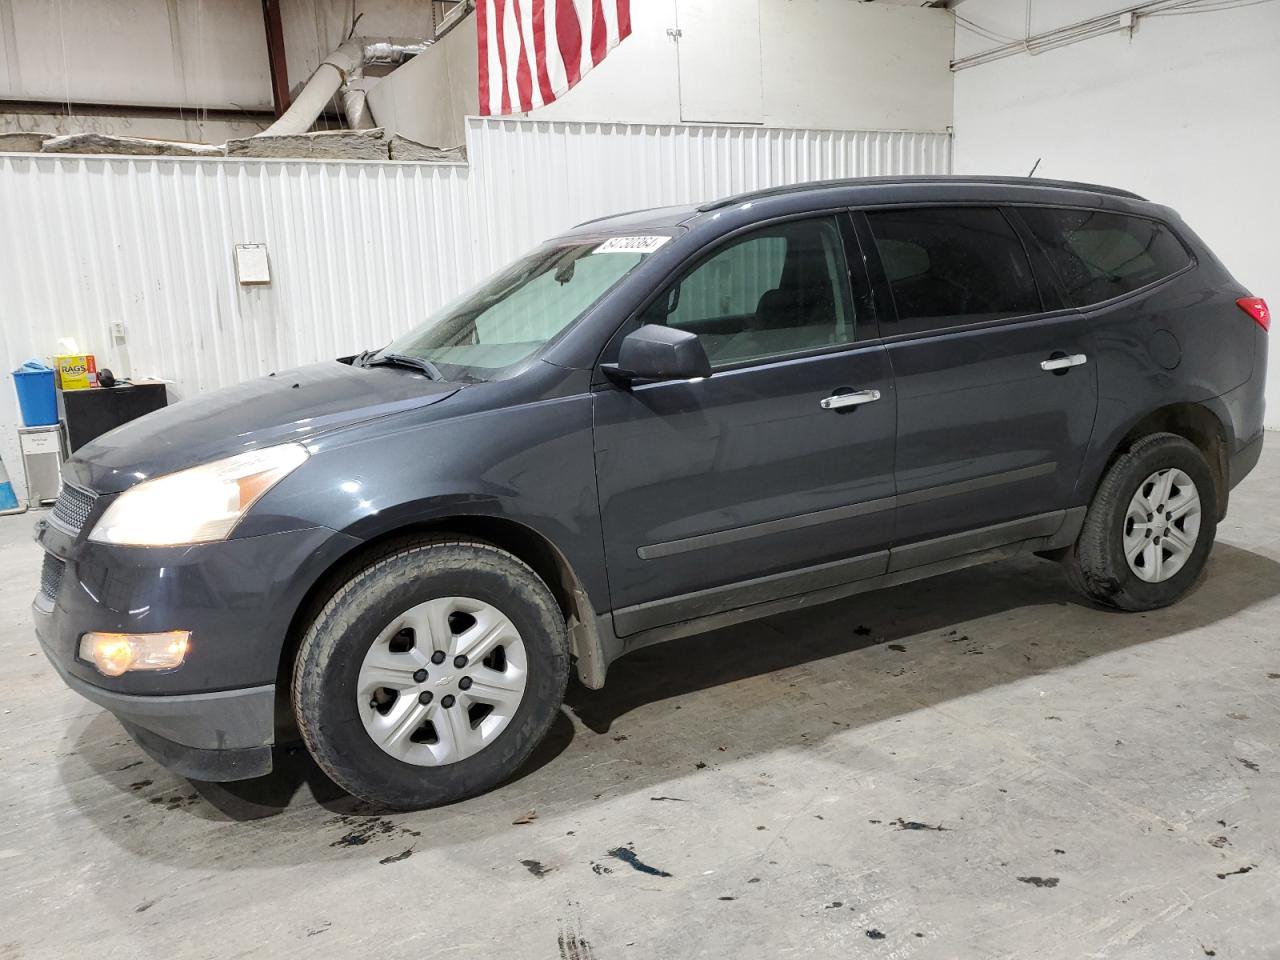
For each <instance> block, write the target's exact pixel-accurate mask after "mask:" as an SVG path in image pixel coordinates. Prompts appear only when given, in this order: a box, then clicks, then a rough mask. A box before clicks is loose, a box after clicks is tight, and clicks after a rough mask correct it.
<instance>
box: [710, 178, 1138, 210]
mask: <svg viewBox="0 0 1280 960" xmlns="http://www.w3.org/2000/svg"><path fill="white" fill-rule="evenodd" d="M886 187H891V188H899V189H900V190H901V191H902V192H903V193H904V196H902V197H901V198H895V199H902V200H910V199H913V198H912V197H911V196H909V194H911V193H912V192H914V191H913V189H912V188H932V189H930V190H928V192H929V193H930V195H936V193H937V188H940V187H941V188H944V189H945V188H947V187H953V188H955V189H956V191H957V192H958V193H959V192H966V191H965V189H964V188H967V187H1013V188H1022V189H1026V188H1031V189H1034V190H1041V191H1043V190H1050V191H1052V190H1062V191H1069V192H1072V193H1093V194H1097V195H1099V196H1106V197H1124V198H1125V199H1127V200H1145V199H1146V198H1145V197H1141V196H1139V195H1138V194H1136V193H1133V192H1132V191H1130V190H1121V189H1120V188H1119V187H1107V186H1102V185H1100V184H1096V183H1079V182H1076V181H1074V180H1043V179H1038V178H1033V177H977V176H960V175H956V174H951V175H947V176H901V177H858V178H854V179H847V180H819V181H815V182H811V183H795V184H789V185H787V186H781V187H769V188H766V189H763V190H752V191H749V192H746V193H737V194H733V195H732V196H728V197H722V198H721V199H719V200H713V201H711V202H709V203H704V204H702V205H700V206H699V207H698V210H699V211H700V212H706V211H708V210H719V209H721V208H723V207H728V206H733V205H734V204H738V203H750V202H752V201H756V200H765V199H769V198H771V197H786V196H796V195H803V194H806V193H818V192H822V191H831V190H847V191H849V192H850V193H852V194H862V193H865V194H867V196H865V197H858V199H868V200H869V199H873V195H874V199H877V200H883V199H884V197H883V194H884V193H885V189H884V188H886ZM1011 198H1012V195H1011Z"/></svg>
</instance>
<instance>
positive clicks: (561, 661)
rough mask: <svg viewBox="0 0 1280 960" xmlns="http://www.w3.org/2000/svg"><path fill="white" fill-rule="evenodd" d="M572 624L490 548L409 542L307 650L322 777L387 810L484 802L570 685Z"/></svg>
mask: <svg viewBox="0 0 1280 960" xmlns="http://www.w3.org/2000/svg"><path fill="white" fill-rule="evenodd" d="M568 672H569V656H568V641H567V638H566V633H565V624H564V617H563V616H562V614H561V612H560V609H559V607H558V606H557V605H556V602H555V599H554V597H552V595H551V592H550V591H549V590H548V589H547V586H546V584H544V583H543V582H542V581H541V580H540V579H539V578H538V576H537V575H536V574H535V573H534V572H533V571H532V570H531V569H529V568H528V567H527V566H525V565H524V564H523V563H521V562H520V561H519V560H517V559H516V558H515V557H513V556H512V555H510V554H508V553H506V552H504V551H502V550H499V549H498V548H496V547H494V546H492V545H490V544H485V543H479V542H471V541H458V540H428V541H422V542H418V543H413V544H406V545H404V546H403V547H402V548H401V549H397V550H395V551H393V552H391V553H390V554H389V555H388V556H385V557H384V558H382V559H380V560H378V561H377V562H375V563H373V564H372V565H370V566H369V567H366V568H365V569H364V570H362V571H360V572H359V573H357V574H356V575H355V576H354V577H352V578H351V580H350V581H348V582H347V584H346V585H345V586H343V587H342V588H341V589H340V590H339V591H338V592H337V593H336V594H335V595H334V597H333V598H332V599H331V600H330V601H329V602H328V603H327V604H326V605H325V607H324V608H323V609H322V610H321V611H320V614H319V615H318V616H317V617H316V620H315V621H314V623H312V625H311V627H310V629H309V630H308V631H307V633H306V635H305V637H304V638H303V641H302V646H301V648H300V649H299V651H298V657H297V660H296V662H295V667H294V676H293V704H294V713H295V715H296V717H297V721H298V726H299V728H300V729H301V731H302V735H303V739H304V740H305V741H306V744H307V747H308V749H309V750H310V751H311V754H312V756H313V757H315V760H316V762H317V763H318V764H319V765H320V767H321V768H322V769H323V770H324V771H325V773H327V774H328V775H329V776H330V777H331V778H333V780H334V781H335V782H336V783H338V784H339V785H340V786H341V787H343V788H344V789H346V790H347V791H349V792H350V793H352V794H354V795H355V796H357V797H360V798H361V799H364V800H368V801H370V802H372V803H375V804H378V805H379V806H383V807H390V808H400V809H405V808H415V807H425V806H433V805H437V804H441V803H448V802H451V801H454V800H460V799H462V798H464V797H467V796H471V795H473V794H476V793H480V792H482V791H484V790H486V789H488V788H490V787H492V786H494V785H495V784H497V783H498V782H500V781H501V780H502V779H504V778H505V777H508V776H510V775H511V774H513V773H515V772H516V770H518V769H519V767H520V765H521V764H522V763H523V762H524V761H525V759H526V758H527V757H528V756H529V754H530V752H532V750H533V748H534V747H535V746H537V744H538V742H539V741H541V739H542V738H543V737H544V736H545V735H546V732H547V730H548V729H549V728H550V726H551V723H552V722H553V721H554V719H555V715H556V712H557V710H558V709H559V706H560V703H561V700H562V698H563V696H564V690H565V685H566V683H567V681H568Z"/></svg>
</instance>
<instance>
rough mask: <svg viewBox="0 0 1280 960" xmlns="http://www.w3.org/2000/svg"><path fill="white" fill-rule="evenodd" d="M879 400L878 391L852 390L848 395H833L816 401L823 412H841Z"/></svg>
mask: <svg viewBox="0 0 1280 960" xmlns="http://www.w3.org/2000/svg"><path fill="white" fill-rule="evenodd" d="M879 399H880V391H879V390H853V391H851V392H849V393H833V394H832V395H831V396H829V397H824V398H823V399H822V400H819V401H818V406H820V407H821V408H822V409H823V410H843V409H844V408H845V407H858V406H861V405H862V404H864V403H875V401H877V400H879Z"/></svg>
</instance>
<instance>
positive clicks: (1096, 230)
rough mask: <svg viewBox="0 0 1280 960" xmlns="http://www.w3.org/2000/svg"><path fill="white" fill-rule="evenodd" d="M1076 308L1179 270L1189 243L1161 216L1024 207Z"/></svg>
mask: <svg viewBox="0 0 1280 960" xmlns="http://www.w3.org/2000/svg"><path fill="white" fill-rule="evenodd" d="M1018 212H1019V213H1021V214H1022V218H1023V220H1025V221H1026V223H1027V226H1028V227H1030V228H1031V232H1032V233H1034V234H1035V236H1036V239H1037V240H1039V241H1040V243H1041V244H1042V245H1043V246H1044V249H1045V252H1046V253H1047V254H1048V256H1049V260H1050V262H1051V263H1052V264H1053V267H1054V269H1055V270H1056V271H1057V273H1058V277H1059V279H1061V281H1062V286H1063V292H1064V293H1065V294H1066V297H1067V302H1068V303H1069V304H1071V306H1073V307H1085V306H1088V305H1089V304H1092V303H1101V302H1102V301H1103V300H1110V299H1111V298H1112V297H1119V296H1122V295H1123V294H1126V293H1131V292H1132V291H1134V290H1137V289H1139V288H1141V287H1145V286H1146V285H1147V284H1149V283H1155V282H1156V281H1157V280H1163V279H1164V278H1165V277H1167V276H1169V275H1170V274H1174V273H1177V272H1178V271H1179V270H1181V269H1182V268H1183V267H1185V266H1186V265H1187V264H1188V263H1189V262H1190V259H1191V258H1190V256H1189V255H1188V254H1187V251H1186V248H1185V247H1183V246H1182V244H1181V243H1180V242H1179V240H1178V238H1177V237H1175V236H1174V235H1173V231H1172V230H1170V229H1169V228H1168V227H1167V226H1166V225H1165V224H1163V223H1161V222H1160V221H1159V220H1147V219H1145V218H1144V217H1128V216H1124V215H1123V214H1118V213H1104V212H1103V211H1101V210H1068V209H1047V208H1043V207H1026V208H1020V209H1019V211H1018Z"/></svg>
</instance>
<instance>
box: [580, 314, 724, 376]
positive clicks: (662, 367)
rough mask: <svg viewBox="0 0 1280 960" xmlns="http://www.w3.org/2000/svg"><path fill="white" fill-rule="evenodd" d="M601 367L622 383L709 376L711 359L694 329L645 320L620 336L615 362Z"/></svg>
mask: <svg viewBox="0 0 1280 960" xmlns="http://www.w3.org/2000/svg"><path fill="white" fill-rule="evenodd" d="M604 371H605V373H607V374H608V375H609V376H611V377H613V378H614V379H615V380H620V381H622V382H624V383H635V382H637V381H655V380H693V379H696V378H698V377H709V376H711V361H710V360H708V359H707V351H706V350H704V349H703V347H702V341H701V340H699V339H698V335H697V334H696V333H689V332H688V331H687V330H677V329H675V328H674V327H663V326H659V325H658V324H655V323H648V324H645V325H644V326H643V327H641V328H640V329H639V330H635V331H633V332H631V333H629V334H627V336H625V337H624V338H623V340H622V345H621V347H620V348H619V350H618V362H617V363H606V364H605V365H604Z"/></svg>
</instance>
